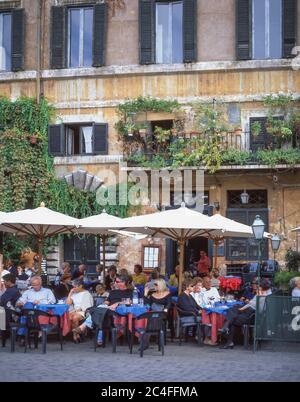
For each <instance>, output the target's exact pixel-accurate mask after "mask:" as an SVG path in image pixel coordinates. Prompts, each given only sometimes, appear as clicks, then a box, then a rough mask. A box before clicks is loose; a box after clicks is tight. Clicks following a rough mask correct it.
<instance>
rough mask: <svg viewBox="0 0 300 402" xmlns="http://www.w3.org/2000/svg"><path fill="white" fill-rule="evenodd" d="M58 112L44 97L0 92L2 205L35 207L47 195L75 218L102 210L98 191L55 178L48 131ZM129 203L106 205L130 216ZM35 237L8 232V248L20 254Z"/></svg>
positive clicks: (48, 202)
mask: <svg viewBox="0 0 300 402" xmlns="http://www.w3.org/2000/svg"><path fill="white" fill-rule="evenodd" d="M53 116H54V109H53V107H52V106H51V105H50V104H49V103H48V102H47V101H46V100H45V99H42V100H41V102H40V103H39V104H38V103H37V102H36V100H35V99H32V98H21V99H18V100H17V101H14V102H12V101H10V100H8V99H6V98H0V194H1V197H0V210H1V211H5V212H10V211H15V210H21V209H26V208H36V207H38V206H39V205H40V203H41V202H42V201H43V202H45V204H46V206H47V207H49V208H51V209H54V210H56V211H59V212H62V213H65V214H68V215H71V216H74V217H76V218H84V217H87V216H91V215H94V214H98V213H101V212H102V210H103V207H101V205H99V204H98V203H97V202H96V194H95V193H93V192H87V191H82V190H79V189H77V188H75V187H69V186H68V185H67V183H66V182H65V181H62V180H59V179H57V178H56V176H55V171H54V165H53V158H52V157H51V156H49V153H48V134H47V133H48V125H49V122H50V120H51V118H52V117H53ZM117 191H118V190H117ZM128 208H129V207H128V205H125V206H118V205H116V206H108V207H106V211H107V212H108V213H111V214H113V215H117V216H120V217H125V216H127V215H128ZM32 241H33V240H32V239H26V240H25V242H24V241H23V240H20V239H17V238H16V237H15V236H12V235H8V234H6V235H5V240H4V254H6V255H7V254H8V253H12V252H13V251H14V252H15V253H16V254H18V255H19V251H20V249H21V248H22V245H23V244H25V243H26V245H28V244H29V243H32ZM28 242H29V243H28Z"/></svg>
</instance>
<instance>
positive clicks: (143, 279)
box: [132, 264, 148, 285]
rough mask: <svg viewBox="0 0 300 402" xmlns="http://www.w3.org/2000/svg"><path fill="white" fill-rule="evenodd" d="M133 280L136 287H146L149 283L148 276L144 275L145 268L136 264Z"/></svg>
mask: <svg viewBox="0 0 300 402" xmlns="http://www.w3.org/2000/svg"><path fill="white" fill-rule="evenodd" d="M132 280H133V283H134V284H135V285H145V284H146V283H147V282H148V278H147V275H146V274H144V272H143V268H142V266H141V265H140V264H135V266H134V274H133V275H132Z"/></svg>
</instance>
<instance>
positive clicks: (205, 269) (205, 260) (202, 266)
mask: <svg viewBox="0 0 300 402" xmlns="http://www.w3.org/2000/svg"><path fill="white" fill-rule="evenodd" d="M210 267H211V262H210V258H209V257H208V256H207V255H206V252H205V251H203V250H201V251H200V260H199V261H198V272H199V274H208V273H209V270H210Z"/></svg>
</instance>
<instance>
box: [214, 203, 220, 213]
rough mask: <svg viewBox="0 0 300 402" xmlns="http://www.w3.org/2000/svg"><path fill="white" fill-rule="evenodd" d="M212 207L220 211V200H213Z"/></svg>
mask: <svg viewBox="0 0 300 402" xmlns="http://www.w3.org/2000/svg"><path fill="white" fill-rule="evenodd" d="M214 207H215V209H216V211H220V202H219V201H215V202H214Z"/></svg>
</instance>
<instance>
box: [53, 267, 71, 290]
mask: <svg viewBox="0 0 300 402" xmlns="http://www.w3.org/2000/svg"><path fill="white" fill-rule="evenodd" d="M64 274H70V275H71V266H70V264H69V263H68V262H64V263H63V264H62V268H61V269H59V270H58V272H57V274H56V276H55V279H54V286H58V285H59V284H60V280H61V277H62V276H63V275H64Z"/></svg>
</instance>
